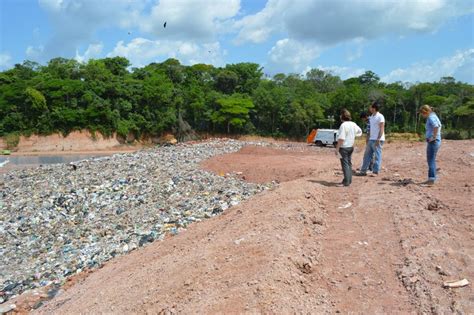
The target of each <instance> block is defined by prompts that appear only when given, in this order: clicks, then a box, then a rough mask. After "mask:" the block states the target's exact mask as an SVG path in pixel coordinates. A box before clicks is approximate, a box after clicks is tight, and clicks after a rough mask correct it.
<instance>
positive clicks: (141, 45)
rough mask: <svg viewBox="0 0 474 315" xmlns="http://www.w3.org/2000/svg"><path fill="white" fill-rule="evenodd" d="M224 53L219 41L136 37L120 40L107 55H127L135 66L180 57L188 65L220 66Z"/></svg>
mask: <svg viewBox="0 0 474 315" xmlns="http://www.w3.org/2000/svg"><path fill="white" fill-rule="evenodd" d="M223 54H224V52H223V51H222V50H221V47H220V44H219V42H210V43H203V44H198V43H195V42H190V41H171V40H149V39H145V38H135V39H133V40H132V41H130V42H129V43H124V42H123V41H120V42H118V43H117V45H116V46H115V48H114V49H113V51H112V52H110V53H109V54H108V55H107V56H108V57H114V56H122V57H125V58H127V59H128V60H130V62H131V63H132V65H133V66H135V67H142V66H145V65H147V64H149V63H151V62H161V61H163V60H164V59H167V58H176V59H179V60H180V62H181V63H183V64H187V65H192V64H196V63H207V64H213V65H215V66H220V65H222V64H223V60H222V56H223Z"/></svg>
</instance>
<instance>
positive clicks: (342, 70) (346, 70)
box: [315, 65, 366, 80]
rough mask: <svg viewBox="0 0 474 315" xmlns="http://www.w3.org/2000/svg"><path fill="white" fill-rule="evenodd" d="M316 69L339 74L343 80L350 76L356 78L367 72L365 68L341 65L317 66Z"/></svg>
mask: <svg viewBox="0 0 474 315" xmlns="http://www.w3.org/2000/svg"><path fill="white" fill-rule="evenodd" d="M315 68H316V69H320V70H323V71H326V72H329V73H331V74H333V75H337V76H339V77H340V78H341V79H342V80H346V79H349V78H355V77H358V76H360V75H362V74H364V73H365V71H366V70H365V69H364V68H352V67H339V66H329V67H326V66H321V65H319V66H317V67H315Z"/></svg>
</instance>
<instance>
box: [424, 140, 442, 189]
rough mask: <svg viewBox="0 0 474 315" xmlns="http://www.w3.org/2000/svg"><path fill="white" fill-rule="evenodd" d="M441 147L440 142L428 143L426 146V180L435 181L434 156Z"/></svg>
mask: <svg viewBox="0 0 474 315" xmlns="http://www.w3.org/2000/svg"><path fill="white" fill-rule="evenodd" d="M440 146H441V140H435V141H431V142H428V145H427V146H426V160H427V161H428V179H429V180H433V181H434V180H436V154H437V153H438V150H439V147H440Z"/></svg>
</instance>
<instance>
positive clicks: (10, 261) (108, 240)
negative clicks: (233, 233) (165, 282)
mask: <svg viewBox="0 0 474 315" xmlns="http://www.w3.org/2000/svg"><path fill="white" fill-rule="evenodd" d="M249 144H250V145H267V144H265V143H248V142H241V141H234V140H229V139H221V140H219V139H216V140H210V141H206V142H200V143H196V144H179V145H177V146H168V147H159V148H153V149H147V150H142V151H138V152H135V153H128V154H116V155H113V156H108V157H100V158H92V159H88V160H83V161H79V162H74V163H73V164H55V165H48V166H41V167H38V168H31V169H21V170H13V171H10V172H9V173H6V174H3V175H0V303H3V302H5V301H6V300H8V299H10V298H11V297H13V296H16V295H18V294H20V293H22V292H24V291H25V290H29V289H33V288H37V287H43V286H47V285H51V284H61V283H63V282H64V281H65V279H66V278H67V277H69V276H71V275H74V274H76V273H80V272H81V271H83V270H84V269H88V268H95V267H98V266H100V265H101V264H103V263H104V262H105V261H107V260H109V259H111V258H112V257H115V256H117V255H122V254H124V253H127V252H130V251H132V250H134V249H136V248H138V247H140V246H144V245H145V244H147V243H149V242H152V241H154V240H161V239H163V238H164V236H165V235H166V234H167V233H171V234H176V233H179V231H180V230H182V229H185V228H186V227H187V226H188V225H189V224H191V223H193V222H197V221H201V220H203V219H205V218H209V217H212V216H215V215H218V214H219V213H221V212H223V211H225V210H226V209H228V208H229V207H231V206H235V205H237V204H239V203H240V202H241V201H243V200H245V199H247V198H249V197H251V196H253V195H255V194H256V193H259V192H261V191H262V190H265V189H268V188H270V187H271V185H272V184H271V183H270V184H268V185H258V184H252V183H247V182H244V181H242V180H241V179H239V178H238V176H232V175H229V174H227V175H226V176H220V175H219V174H213V173H210V172H207V171H204V170H201V169H200V168H199V165H198V164H199V163H200V162H201V161H203V160H205V159H208V158H210V157H211V156H214V155H219V154H225V153H231V152H236V151H238V150H239V149H241V148H242V147H243V146H245V145H249ZM221 175H222V174H221Z"/></svg>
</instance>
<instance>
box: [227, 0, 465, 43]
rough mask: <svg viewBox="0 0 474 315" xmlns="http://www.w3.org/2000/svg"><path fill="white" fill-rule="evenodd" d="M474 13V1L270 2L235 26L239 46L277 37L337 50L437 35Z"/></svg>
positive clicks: (322, 0)
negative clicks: (360, 41) (360, 42)
mask: <svg viewBox="0 0 474 315" xmlns="http://www.w3.org/2000/svg"><path fill="white" fill-rule="evenodd" d="M472 12H474V6H473V5H472V2H470V1H468V0H467V1H463V0H457V1H451V0H399V1H367V0H352V1H347V0H312V1H292V0H269V1H268V2H267V4H266V6H265V8H264V9H262V10H261V11H260V12H258V13H256V14H254V15H249V16H245V17H244V18H242V19H241V20H239V21H237V22H236V27H238V28H239V29H240V32H239V34H238V36H237V42H246V41H251V42H255V43H260V42H263V41H265V40H266V39H268V38H269V37H270V36H271V35H273V34H275V33H281V32H284V33H287V34H288V35H287V37H289V38H292V39H298V40H312V41H317V42H319V43H320V44H323V45H332V44H337V43H340V42H344V41H347V40H351V39H355V38H364V39H373V38H377V37H381V36H384V35H387V34H395V35H400V36H401V35H405V34H409V33H413V32H434V31H436V30H437V29H438V28H439V27H440V26H441V25H442V24H443V23H444V22H445V21H447V20H448V19H449V18H452V17H456V16H460V15H465V14H469V13H472Z"/></svg>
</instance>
